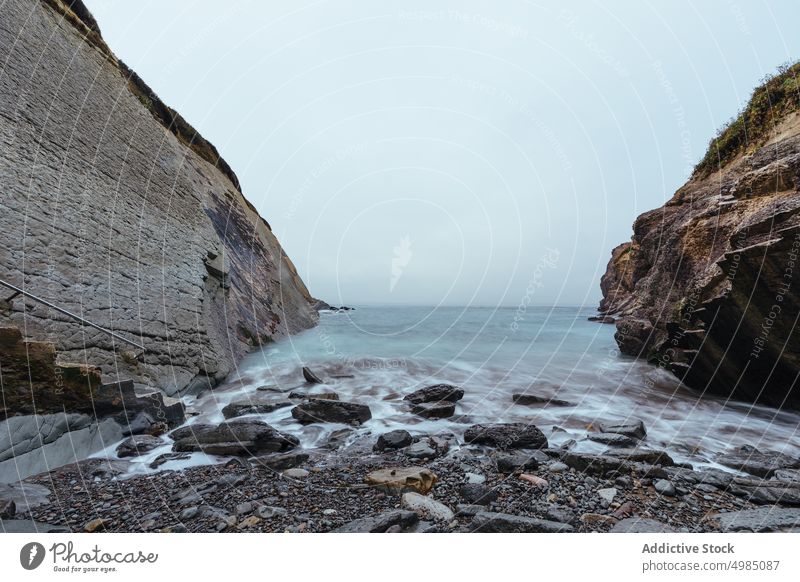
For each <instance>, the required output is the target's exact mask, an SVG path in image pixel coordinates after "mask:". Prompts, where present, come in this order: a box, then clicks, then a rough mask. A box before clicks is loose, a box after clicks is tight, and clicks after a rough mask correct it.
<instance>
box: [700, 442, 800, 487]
mask: <svg viewBox="0 0 800 582" xmlns="http://www.w3.org/2000/svg"><path fill="white" fill-rule="evenodd" d="M716 461H717V462H718V463H719V464H720V465H725V466H726V467H730V468H731V469H736V470H737V471H742V472H743V473H750V474H751V475H756V476H757V477H764V478H765V479H769V478H770V477H772V475H773V474H774V473H775V471H777V470H779V469H800V459H793V458H792V457H789V456H787V455H784V454H781V453H776V452H761V451H758V450H757V449H754V448H753V447H748V446H744V447H741V448H739V449H737V450H735V451H732V452H729V453H725V454H722V455H719V456H718V457H717V459H716Z"/></svg>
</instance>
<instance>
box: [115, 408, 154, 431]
mask: <svg viewBox="0 0 800 582" xmlns="http://www.w3.org/2000/svg"><path fill="white" fill-rule="evenodd" d="M120 424H121V425H122V436H130V435H134V434H142V433H146V432H147V431H149V430H150V429H151V427H153V425H155V424H156V421H155V419H153V417H152V416H151V415H150V413H148V412H144V411H139V412H137V413H136V414H135V415H134V417H133V418H132V419H131V420H127V417H126V419H125V421H123V422H121V423H120Z"/></svg>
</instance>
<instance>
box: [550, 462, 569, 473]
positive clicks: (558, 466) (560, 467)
mask: <svg viewBox="0 0 800 582" xmlns="http://www.w3.org/2000/svg"><path fill="white" fill-rule="evenodd" d="M547 470H548V471H550V472H551V473H563V472H564V471H568V470H569V467H568V466H567V465H565V464H564V463H562V462H561V461H556V462H555V463H551V464H550V465H548V467H547Z"/></svg>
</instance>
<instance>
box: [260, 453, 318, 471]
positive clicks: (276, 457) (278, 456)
mask: <svg viewBox="0 0 800 582" xmlns="http://www.w3.org/2000/svg"><path fill="white" fill-rule="evenodd" d="M307 460H308V453H297V452H288V453H275V454H272V455H259V456H258V457H256V458H254V459H253V461H252V462H253V464H255V465H257V466H259V467H265V468H267V469H270V470H272V471H285V470H286V469H292V468H294V467H297V466H298V465H302V464H303V463H305V462H306V461H307Z"/></svg>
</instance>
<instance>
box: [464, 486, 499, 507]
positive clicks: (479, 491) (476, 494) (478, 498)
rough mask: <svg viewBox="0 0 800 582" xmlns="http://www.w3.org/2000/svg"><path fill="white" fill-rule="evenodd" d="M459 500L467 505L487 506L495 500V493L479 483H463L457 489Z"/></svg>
mask: <svg viewBox="0 0 800 582" xmlns="http://www.w3.org/2000/svg"><path fill="white" fill-rule="evenodd" d="M459 494H460V495H461V499H463V500H464V502H465V503H467V504H469V505H489V504H490V503H492V502H493V501H495V500H496V499H497V492H496V491H495V490H494V489H490V488H489V487H487V486H485V485H481V484H479V483H465V484H464V485H462V486H461V488H460V489H459Z"/></svg>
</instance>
